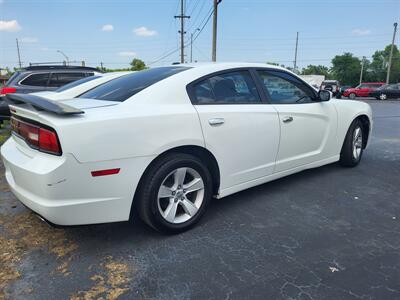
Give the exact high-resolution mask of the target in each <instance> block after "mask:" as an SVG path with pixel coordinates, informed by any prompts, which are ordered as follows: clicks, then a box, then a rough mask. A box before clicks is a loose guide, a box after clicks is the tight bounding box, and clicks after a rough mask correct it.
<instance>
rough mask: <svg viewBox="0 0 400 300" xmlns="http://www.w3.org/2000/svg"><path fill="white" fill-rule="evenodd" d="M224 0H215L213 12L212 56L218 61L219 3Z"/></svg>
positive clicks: (213, 59) (214, 60)
mask: <svg viewBox="0 0 400 300" xmlns="http://www.w3.org/2000/svg"><path fill="white" fill-rule="evenodd" d="M221 1H222V0H214V13H213V36H212V51H211V57H212V59H211V60H212V61H213V62H216V61H217V21H218V4H220V3H221Z"/></svg>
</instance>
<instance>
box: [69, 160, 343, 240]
mask: <svg viewBox="0 0 400 300" xmlns="http://www.w3.org/2000/svg"><path fill="white" fill-rule="evenodd" d="M344 170H346V169H344V168H342V167H340V166H339V165H338V164H330V165H326V166H322V167H320V168H316V169H309V170H305V171H302V172H299V173H296V174H293V175H290V176H287V177H284V178H281V179H277V180H274V181H271V182H268V183H265V184H262V185H259V186H256V187H253V188H250V189H247V190H244V191H241V192H238V193H235V194H233V195H230V196H227V197H225V198H222V199H213V201H212V202H211V203H210V206H209V207H208V209H207V212H206V213H205V215H204V217H203V218H202V220H201V221H200V223H199V224H197V225H196V226H195V227H194V228H193V229H192V230H190V231H193V230H195V231H196V233H197V234H201V232H203V233H204V234H205V235H207V234H209V232H208V230H209V229H210V228H208V226H209V225H208V223H209V222H212V221H213V220H215V219H219V218H221V215H223V216H226V217H227V218H228V217H229V215H230V214H231V213H236V212H239V211H241V210H242V208H243V207H244V206H245V207H248V206H249V205H252V204H254V203H255V202H258V201H269V198H270V197H272V196H273V197H276V194H277V193H278V194H279V192H280V191H285V190H288V189H291V188H292V187H295V186H298V185H302V184H304V183H310V182H313V181H315V180H316V179H319V178H321V177H325V176H330V175H331V174H332V173H337V172H343V171H344ZM260 195H262V199H260ZM244 199H245V201H244ZM210 226H212V225H210ZM62 228H63V229H64V230H66V231H67V233H68V234H69V235H71V238H73V239H77V241H79V240H87V239H90V240H93V241H95V240H101V241H104V240H105V239H106V240H108V241H118V242H119V243H121V242H123V241H129V242H130V243H132V242H133V244H137V245H138V244H140V243H141V242H145V241H146V240H152V239H158V240H160V239H161V240H163V239H169V238H170V237H171V235H166V234H162V233H159V232H157V231H155V230H153V229H152V228H150V227H149V226H147V225H146V224H145V223H144V222H143V221H141V220H140V218H139V216H138V215H137V214H136V213H134V214H133V218H132V220H131V221H128V222H118V223H108V224H97V225H96V224H94V225H82V226H71V227H62ZM190 231H188V234H189V232H190ZM197 238H199V236H197Z"/></svg>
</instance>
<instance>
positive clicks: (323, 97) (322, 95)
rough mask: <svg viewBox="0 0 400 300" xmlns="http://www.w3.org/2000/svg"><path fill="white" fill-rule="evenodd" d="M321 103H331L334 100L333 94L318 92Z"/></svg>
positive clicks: (324, 91) (323, 91)
mask: <svg viewBox="0 0 400 300" xmlns="http://www.w3.org/2000/svg"><path fill="white" fill-rule="evenodd" d="M318 98H319V101H321V102H322V101H329V100H330V99H331V98H332V93H331V92H330V91H326V90H321V91H319V92H318Z"/></svg>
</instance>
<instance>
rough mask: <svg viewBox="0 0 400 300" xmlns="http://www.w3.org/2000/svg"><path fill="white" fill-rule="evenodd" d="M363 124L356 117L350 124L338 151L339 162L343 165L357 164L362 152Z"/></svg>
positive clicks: (351, 165) (352, 165) (353, 165)
mask: <svg viewBox="0 0 400 300" xmlns="http://www.w3.org/2000/svg"><path fill="white" fill-rule="evenodd" d="M363 138H364V132H363V126H362V123H361V121H360V120H358V119H356V120H354V121H353V123H352V124H351V125H350V128H349V130H348V131H347V134H346V137H345V139H344V142H343V146H342V151H341V152H340V160H339V162H340V164H341V165H342V166H345V167H355V166H357V165H358V164H359V162H360V160H361V157H362V154H363Z"/></svg>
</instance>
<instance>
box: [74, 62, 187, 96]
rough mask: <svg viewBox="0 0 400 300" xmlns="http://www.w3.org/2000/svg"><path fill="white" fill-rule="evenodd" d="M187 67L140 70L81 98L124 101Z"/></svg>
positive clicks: (93, 90) (101, 86) (99, 87)
mask: <svg viewBox="0 0 400 300" xmlns="http://www.w3.org/2000/svg"><path fill="white" fill-rule="evenodd" d="M187 69H189V68H188V67H179V66H174V67H159V68H154V69H149V70H145V71H139V72H136V73H132V74H128V75H125V76H122V77H119V78H117V79H114V80H111V81H109V82H107V83H104V84H102V85H100V86H98V87H95V88H94V89H92V90H90V91H88V92H86V93H84V94H82V95H80V96H79V98H90V99H97V100H106V101H117V102H123V101H125V100H126V99H128V98H130V97H131V96H133V95H135V94H137V93H139V92H140V91H142V90H144V89H145V88H147V87H149V86H151V85H152V84H155V83H156V82H158V81H161V80H163V79H165V78H167V77H170V76H172V75H174V74H177V73H180V72H182V71H185V70H187Z"/></svg>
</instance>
